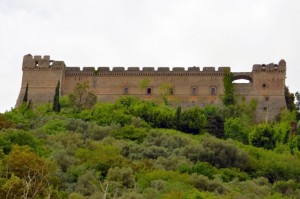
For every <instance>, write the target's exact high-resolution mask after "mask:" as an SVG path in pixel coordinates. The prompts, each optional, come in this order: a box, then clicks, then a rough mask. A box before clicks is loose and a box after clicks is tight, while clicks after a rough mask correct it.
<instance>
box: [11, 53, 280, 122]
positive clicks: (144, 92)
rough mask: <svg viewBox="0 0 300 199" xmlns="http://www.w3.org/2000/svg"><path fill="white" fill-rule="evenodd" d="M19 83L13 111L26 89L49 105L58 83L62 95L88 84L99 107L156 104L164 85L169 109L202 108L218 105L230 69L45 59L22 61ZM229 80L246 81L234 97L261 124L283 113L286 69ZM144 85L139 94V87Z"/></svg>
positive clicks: (261, 68)
mask: <svg viewBox="0 0 300 199" xmlns="http://www.w3.org/2000/svg"><path fill="white" fill-rule="evenodd" d="M22 69H23V78H22V86H21V90H20V94H19V97H18V100H17V104H16V105H17V106H18V105H20V103H21V102H22V99H23V96H24V92H25V88H26V85H27V84H28V87H29V91H28V94H29V96H28V97H29V99H31V100H32V101H33V103H45V102H49V101H50V102H51V101H52V100H53V97H54V93H55V87H56V85H57V82H58V81H60V86H61V88H60V90H61V94H62V95H68V94H69V93H71V92H72V91H73V89H74V87H75V85H76V84H77V83H83V82H88V84H89V85H90V88H91V89H92V91H93V92H94V93H95V94H96V95H97V98H98V100H99V101H114V100H116V99H117V98H118V97H120V96H122V95H132V96H137V97H140V98H142V99H147V100H154V101H161V100H162V97H161V94H162V93H163V92H164V91H163V89H162V87H163V85H164V84H167V85H168V87H171V89H172V91H171V92H172V93H171V94H170V95H169V96H168V98H169V101H170V103H171V104H174V105H179V104H180V105H182V106H204V105H206V104H217V105H220V104H222V101H221V96H222V95H223V94H224V86H223V77H224V74H225V70H226V69H227V70H230V68H229V67H219V68H218V69H217V70H216V69H215V68H214V67H203V68H202V70H201V69H200V68H199V67H189V68H188V69H187V70H186V69H185V68H180V67H175V68H172V69H170V68H168V67H159V68H157V69H156V70H155V69H154V68H153V67H144V68H142V69H140V68H138V67H130V68H128V69H125V68H124V67H114V68H112V70H111V69H110V68H109V67H98V68H95V67H83V69H82V70H80V67H66V65H65V64H64V62H62V61H53V60H50V57H49V56H44V57H41V56H34V57H33V56H31V55H25V56H24V59H23V66H22ZM233 74H234V79H235V80H237V79H246V80H249V83H239V84H235V85H236V93H237V95H240V96H242V97H243V98H245V99H246V100H247V101H250V100H251V99H256V100H257V102H258V112H259V117H261V118H260V120H264V119H265V118H266V119H269V118H270V119H272V118H273V117H274V116H275V115H276V114H277V113H278V112H279V111H280V109H281V108H282V107H286V105H285V99H284V86H285V74H286V63H285V61H284V60H281V61H280V62H279V64H278V65H277V64H269V65H254V66H253V69H252V72H244V73H239V72H233ZM145 79H147V80H148V82H149V84H148V85H147V86H146V87H144V88H141V86H140V84H141V82H142V81H145Z"/></svg>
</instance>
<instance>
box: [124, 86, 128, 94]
mask: <svg viewBox="0 0 300 199" xmlns="http://www.w3.org/2000/svg"><path fill="white" fill-rule="evenodd" d="M128 90H129V89H128V87H124V89H123V94H124V95H127V94H128Z"/></svg>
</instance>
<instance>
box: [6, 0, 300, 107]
mask: <svg viewBox="0 0 300 199" xmlns="http://www.w3.org/2000/svg"><path fill="white" fill-rule="evenodd" d="M299 8H300V1H299V0H288V1H287V0H251V1H249V0H106V1H104V0H98V1H96V0H84V1H83V0H0V58H1V62H0V83H1V84H0V112H3V111H5V110H9V109H10V108H11V107H13V106H14V105H15V102H16V99H17V96H18V92H19V88H20V85H21V78H22V70H21V64H22V58H23V55H25V54H29V53H30V54H32V55H50V56H51V58H52V59H54V60H62V61H65V63H66V64H67V65H68V66H81V67H83V66H125V67H128V66H140V67H142V66H154V67H157V66H170V67H174V66H185V67H188V66H200V67H203V66H215V67H218V66H231V68H232V71H251V70H252V65H253V64H262V63H265V64H268V63H271V62H274V63H278V62H279V60H280V59H285V60H286V62H287V79H286V84H287V85H288V86H289V88H290V90H291V91H292V92H296V91H299V90H300V75H299V74H300V68H299V67H298V61H299V57H300V12H299Z"/></svg>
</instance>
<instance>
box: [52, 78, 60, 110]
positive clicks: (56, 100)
mask: <svg viewBox="0 0 300 199" xmlns="http://www.w3.org/2000/svg"><path fill="white" fill-rule="evenodd" d="M59 88H60V82H59V81H58V82H57V86H56V88H55V94H54V99H53V106H52V110H53V111H55V112H60V108H61V107H60V103H59Z"/></svg>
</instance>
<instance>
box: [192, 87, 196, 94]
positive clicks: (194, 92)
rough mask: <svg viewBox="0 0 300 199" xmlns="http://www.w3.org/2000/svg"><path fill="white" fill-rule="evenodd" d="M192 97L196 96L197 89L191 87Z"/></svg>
mask: <svg viewBox="0 0 300 199" xmlns="http://www.w3.org/2000/svg"><path fill="white" fill-rule="evenodd" d="M192 95H197V87H192Z"/></svg>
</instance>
